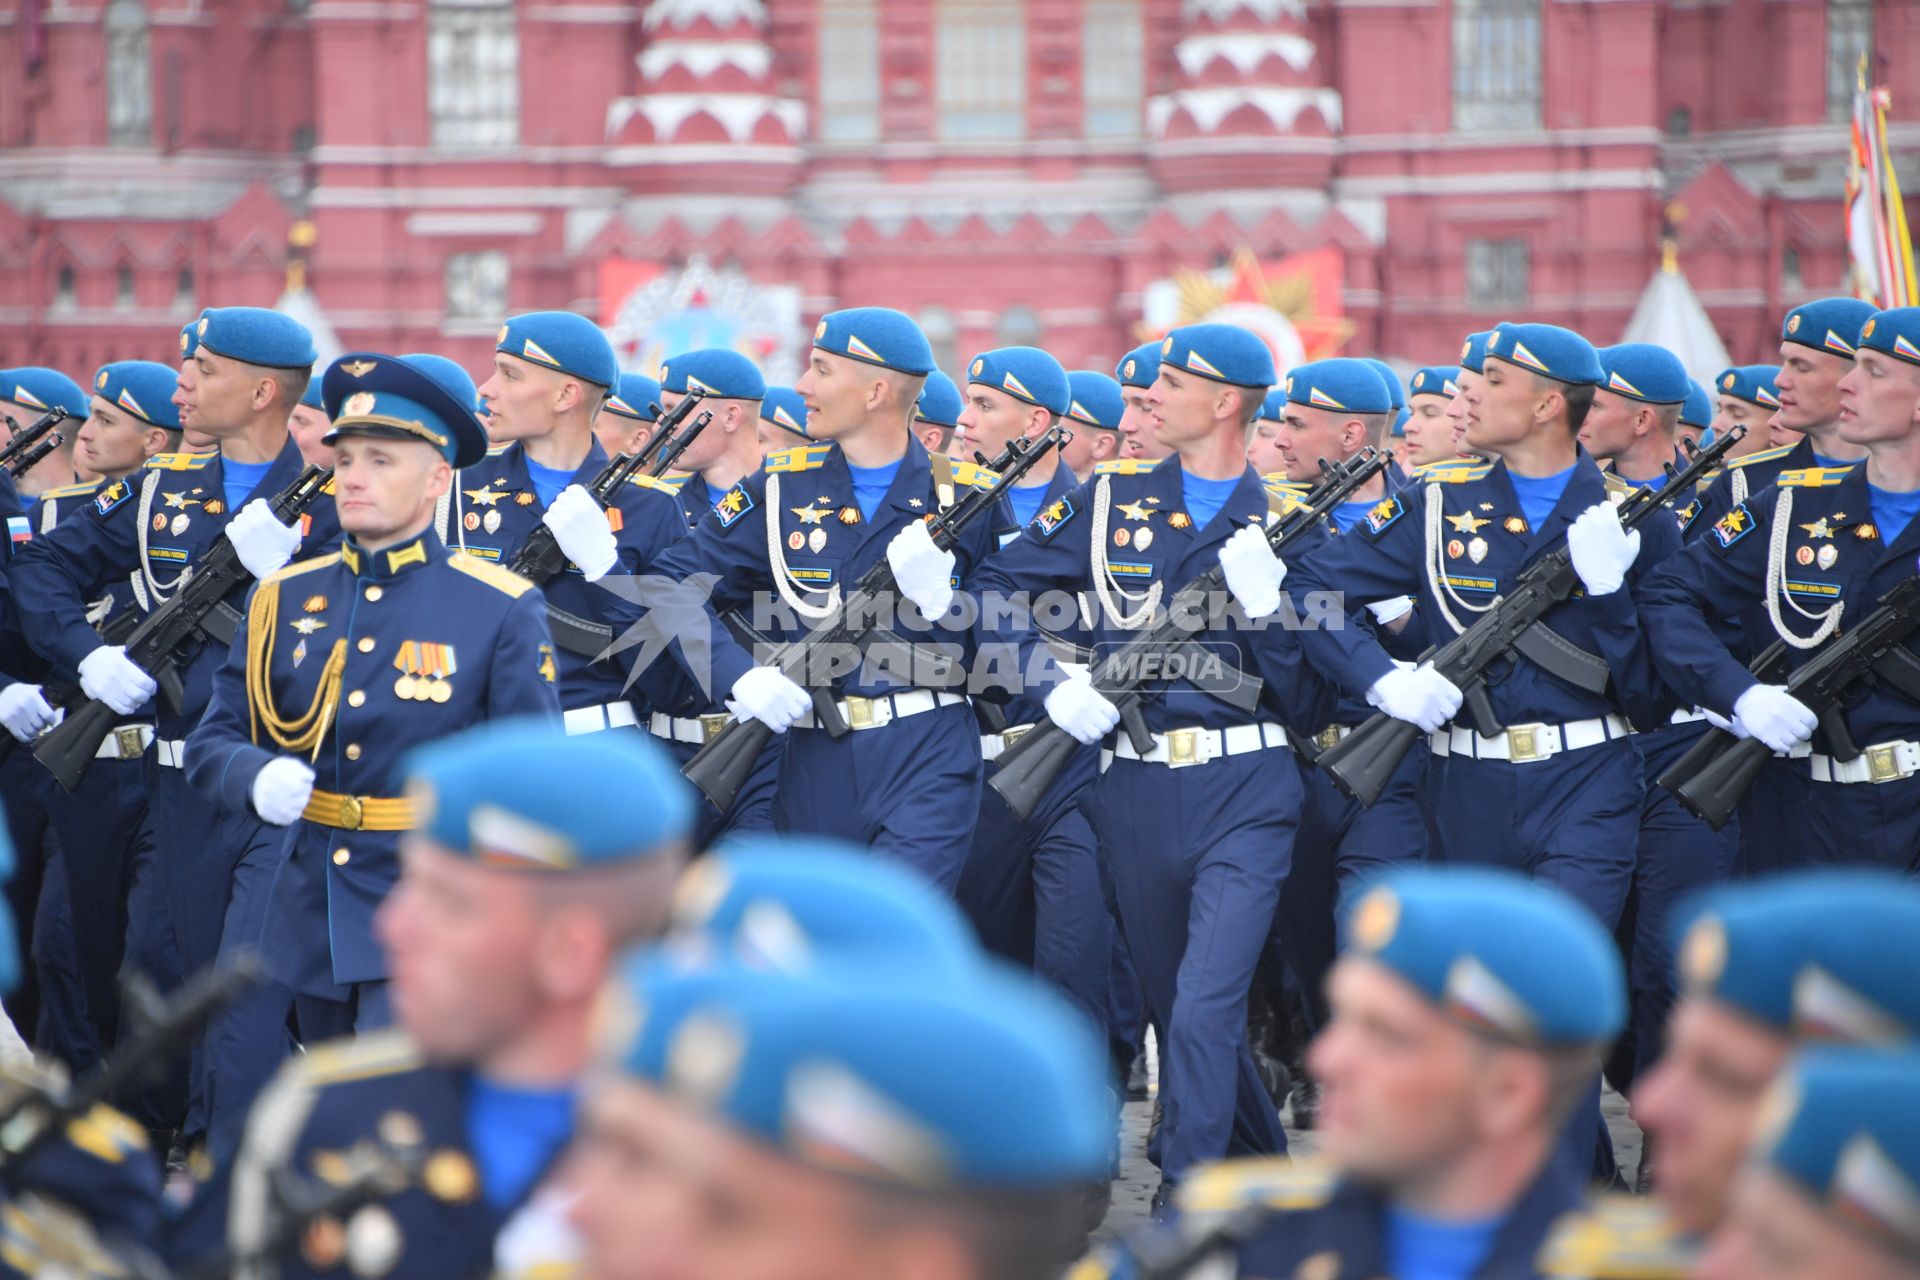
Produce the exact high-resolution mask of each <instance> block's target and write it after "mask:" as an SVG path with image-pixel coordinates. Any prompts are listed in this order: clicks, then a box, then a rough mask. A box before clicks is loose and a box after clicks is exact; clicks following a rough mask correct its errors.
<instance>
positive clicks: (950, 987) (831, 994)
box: [642, 972, 1114, 1191]
mask: <svg viewBox="0 0 1920 1280" xmlns="http://www.w3.org/2000/svg"><path fill="white" fill-rule="evenodd" d="M700 985H701V987H702V990H701V991H700V994H699V998H698V999H696V1000H691V1001H687V1002H686V1004H687V1006H688V1007H686V1008H684V1009H682V1010H676V1012H677V1014H678V1016H677V1017H676V1018H675V1019H674V1021H673V1025H672V1026H671V1027H669V1028H666V1029H665V1030H666V1033H667V1038H668V1044H667V1047H666V1049H665V1052H664V1054H663V1055H662V1059H661V1070H660V1073H659V1077H658V1079H657V1080H655V1081H654V1087H655V1088H656V1089H658V1090H659V1091H660V1092H662V1093H664V1094H666V1095H668V1096H669V1097H672V1098H674V1099H676V1100H678V1101H681V1102H682V1103H684V1104H685V1105H687V1106H689V1107H693V1108H697V1109H698V1110H701V1111H703V1112H705V1113H707V1114H708V1115H710V1116H712V1117H714V1118H715V1119H717V1120H719V1121H721V1122H722V1123H724V1124H726V1125H728V1126H729V1127H731V1128H732V1129H734V1130H735V1131H737V1132H740V1133H743V1134H745V1135H746V1136H748V1137H751V1138H754V1139H757V1140H759V1141H760V1142H763V1143H765V1144H767V1145H769V1146H771V1147H773V1148H774V1149H776V1150H777V1151H779V1152H780V1154H781V1155H782V1156H784V1157H785V1158H787V1159H789V1160H791V1161H793V1162H795V1163H798V1164H801V1165H805V1166H809V1167H812V1168H815V1169H820V1170H823V1171H826V1172H831V1173H837V1174H843V1175H847V1176H850V1177H854V1178H858V1179H860V1180H861V1181H863V1182H867V1183H877V1184H883V1185H891V1186H896V1187H904V1188H909V1189H913V1190H918V1191H948V1190H952V1189H955V1188H961V1187H972V1188H997V1189H1006V1190H1022V1189H1037V1188H1046V1187H1061V1188H1064V1187H1067V1186H1070V1185H1074V1184H1079V1183H1084V1182H1089V1181H1095V1180H1098V1179H1101V1178H1103V1177H1105V1176H1106V1172H1107V1167H1108V1166H1107V1147H1108V1143H1109V1142H1110V1141H1111V1139H1112V1133H1113V1124H1114V1113H1113V1107H1112V1104H1111V1102H1110V1101H1109V1095H1108V1091H1107V1089H1106V1088H1105V1085H1106V1079H1107V1063H1106V1054H1105V1048H1104V1046H1103V1045H1102V1044H1100V1043H1099V1041H1098V1040H1097V1039H1096V1037H1095V1036H1094V1034H1093V1031H1092V1028H1090V1027H1089V1026H1087V1025H1086V1023H1085V1021H1084V1020H1083V1019H1082V1018H1081V1017H1080V1016H1079V1015H1078V1014H1077V1013H1075V1012H1074V1011H1073V1010H1071V1009H1070V1008H1068V1007H1067V1005H1066V1004H1065V1002H1064V1001H1062V1000H1061V999H1060V998H1059V997H1057V996H1055V995H1052V994H1051V993H1049V992H1047V991H1045V990H1043V989H1042V988H1041V987H1040V986H1039V985H1038V984H1036V983H1035V982H1034V981H1033V979H1032V977H1031V975H1028V974H1015V973H1012V972H1006V973H1000V972H982V973H979V974H976V975H973V976H970V977H968V978H966V979H965V980H963V981H958V982H940V983H931V982H927V981H924V980H921V981H917V982H916V981H910V980H899V979H894V978H892V977H890V976H887V975H870V976H869V977H868V978H867V980H865V981H862V982H857V983H856V982H849V981H834V980H831V979H827V978H823V977H821V976H819V975H815V976H812V977H808V978H792V977H788V976H785V975H778V976H776V975H767V974H752V973H735V974H733V975H731V977H730V980H729V979H715V978H712V977H707V978H705V979H704V980H702V981H701V984H700ZM642 1003H643V1007H644V1009H645V1012H644V1017H645V1019H646V1021H648V1022H657V1021H658V1020H659V1019H660V1018H661V1012H660V1005H661V1003H662V1002H661V1001H660V1000H659V999H658V998H656V999H655V1000H654V1001H652V1002H650V1003H649V1002H644V1001H643V1002H642Z"/></svg>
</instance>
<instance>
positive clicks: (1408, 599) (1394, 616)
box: [1367, 596, 1413, 627]
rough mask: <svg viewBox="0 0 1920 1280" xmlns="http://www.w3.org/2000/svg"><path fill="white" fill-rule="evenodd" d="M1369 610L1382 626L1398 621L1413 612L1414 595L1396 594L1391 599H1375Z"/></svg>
mask: <svg viewBox="0 0 1920 1280" xmlns="http://www.w3.org/2000/svg"><path fill="white" fill-rule="evenodd" d="M1367 612H1368V613H1370V614H1372V615H1373V620H1374V621H1375V622H1377V623H1379V624H1380V625H1381V626H1383V627H1384V626H1386V625H1387V624H1388V623H1390V622H1394V621H1397V620H1399V619H1401V618H1404V617H1406V616H1407V615H1408V614H1409V613H1412V612H1413V597H1412V596H1395V597H1394V598H1393V599H1391V600H1375V601H1374V602H1373V603H1372V604H1370V605H1368V606H1367Z"/></svg>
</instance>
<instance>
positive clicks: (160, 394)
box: [93, 360, 180, 431]
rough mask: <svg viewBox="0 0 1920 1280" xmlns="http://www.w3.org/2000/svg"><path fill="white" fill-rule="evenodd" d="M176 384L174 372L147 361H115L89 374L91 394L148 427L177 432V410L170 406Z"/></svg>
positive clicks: (178, 411) (177, 375)
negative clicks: (91, 385)
mask: <svg viewBox="0 0 1920 1280" xmlns="http://www.w3.org/2000/svg"><path fill="white" fill-rule="evenodd" d="M179 385H180V374H179V373H178V371H176V370H174V369H170V368H168V367H167V366H166V365H164V364H155V363H154V362H153V361H151V360H117V361H115V362H114V363H112V364H103V365H101V366H100V372H98V373H96V374H94V375H93V393H94V394H95V395H97V396H99V397H100V398H101V399H102V400H105V401H106V402H107V403H108V404H110V405H114V406H116V407H118V408H121V409H125V410H126V411H127V412H128V413H130V414H132V415H133V416H134V417H136V418H138V419H140V421H142V422H144V423H146V424H147V425H148V426H152V427H162V428H164V429H166V430H168V431H178V430H179V429H180V409H179V407H178V406H176V405H175V404H174V403H173V392H174V388H176V387H178V386H179Z"/></svg>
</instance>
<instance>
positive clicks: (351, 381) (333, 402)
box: [320, 351, 487, 467]
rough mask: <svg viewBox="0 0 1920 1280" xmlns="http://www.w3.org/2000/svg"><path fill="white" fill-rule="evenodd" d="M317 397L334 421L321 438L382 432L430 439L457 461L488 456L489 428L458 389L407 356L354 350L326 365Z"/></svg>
mask: <svg viewBox="0 0 1920 1280" xmlns="http://www.w3.org/2000/svg"><path fill="white" fill-rule="evenodd" d="M320 400H321V405H322V407H323V408H324V409H325V410H326V414H327V417H328V418H330V419H331V420H332V422H333V427H332V429H331V430H329V431H328V432H327V434H326V436H325V437H323V438H324V440H325V441H326V443H328V444H332V443H334V442H335V441H337V440H339V439H340V438H341V437H342V436H383V437H386V438H388V439H398V440H420V441H424V442H425V443H427V444H430V445H432V446H433V447H434V448H435V449H436V450H438V451H439V453H440V455H441V456H442V457H444V458H446V460H447V461H448V462H451V463H452V464H453V465H454V466H456V467H470V466H472V465H473V464H474V463H476V462H478V461H480V459H482V458H484V457H486V456H487V433H486V429H485V428H484V427H482V426H481V425H480V419H479V416H478V415H476V414H475V413H474V411H473V409H472V408H471V407H470V406H468V405H466V404H463V403H462V402H461V398H460V393H459V391H458V390H456V389H452V388H449V387H447V386H445V385H443V384H442V383H441V381H440V379H439V377H436V376H435V374H434V372H432V371H429V370H426V369H422V368H420V367H418V366H416V365H415V364H413V363H412V362H410V361H409V360H408V359H407V358H406V357H403V356H389V355H383V354H381V353H379V352H374V351H356V352H353V353H351V354H348V355H344V356H341V357H340V358H339V359H338V360H335V361H334V362H333V363H332V364H330V365H328V366H327V371H326V372H325V373H324V374H322V375H321V377H320Z"/></svg>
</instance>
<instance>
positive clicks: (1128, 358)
mask: <svg viewBox="0 0 1920 1280" xmlns="http://www.w3.org/2000/svg"><path fill="white" fill-rule="evenodd" d="M1113 376H1114V380H1115V381H1117V382H1118V383H1119V384H1120V385H1121V386H1123V387H1142V388H1144V387H1150V386H1152V385H1153V380H1154V379H1155V378H1158V377H1159V376H1160V344H1159V343H1157V342H1143V343H1141V344H1140V345H1139V346H1137V347H1135V348H1134V349H1133V350H1131V351H1129V352H1127V354H1126V355H1124V356H1121V357H1120V363H1119V364H1117V365H1115V366H1114V367H1113ZM1268 385H1269V386H1271V385H1272V384H1271V383H1269V384H1268Z"/></svg>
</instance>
